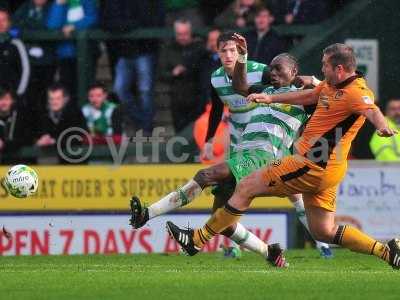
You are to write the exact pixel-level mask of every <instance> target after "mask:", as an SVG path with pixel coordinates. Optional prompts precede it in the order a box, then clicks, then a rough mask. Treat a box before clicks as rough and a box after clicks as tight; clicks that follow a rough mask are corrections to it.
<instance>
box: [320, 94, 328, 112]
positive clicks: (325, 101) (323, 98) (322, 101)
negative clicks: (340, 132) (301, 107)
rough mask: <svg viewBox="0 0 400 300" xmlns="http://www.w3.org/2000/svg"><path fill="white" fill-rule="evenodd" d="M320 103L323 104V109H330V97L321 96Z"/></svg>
mask: <svg viewBox="0 0 400 300" xmlns="http://www.w3.org/2000/svg"><path fill="white" fill-rule="evenodd" d="M319 102H320V103H321V105H322V106H323V107H325V108H326V109H329V97H328V96H326V95H322V94H321V95H320V96H319Z"/></svg>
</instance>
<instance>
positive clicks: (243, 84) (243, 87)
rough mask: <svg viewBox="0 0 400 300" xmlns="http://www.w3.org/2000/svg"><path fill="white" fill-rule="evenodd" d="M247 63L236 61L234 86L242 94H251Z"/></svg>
mask: <svg viewBox="0 0 400 300" xmlns="http://www.w3.org/2000/svg"><path fill="white" fill-rule="evenodd" d="M246 75H247V64H246V63H240V62H236V64H235V69H234V71H233V76H232V88H233V89H234V91H235V92H236V93H238V94H240V95H242V96H245V97H246V96H248V95H249V88H250V86H249V84H248V83H247V76H246Z"/></svg>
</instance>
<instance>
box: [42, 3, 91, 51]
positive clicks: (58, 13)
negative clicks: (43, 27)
mask: <svg viewBox="0 0 400 300" xmlns="http://www.w3.org/2000/svg"><path fill="white" fill-rule="evenodd" d="M81 2H82V7H83V11H84V17H83V18H82V19H81V20H79V21H76V22H72V23H68V21H67V13H68V4H62V5H61V4H58V3H57V2H56V1H54V3H53V4H52V5H51V7H50V12H49V16H48V19H47V27H48V28H49V29H56V30H61V29H62V28H63V27H64V26H65V25H68V24H71V25H74V26H75V30H76V31H79V30H84V29H88V28H91V27H93V26H94V25H96V24H97V20H98V16H97V14H98V12H97V5H96V1H95V0H81ZM57 56H58V57H59V58H74V57H76V47H75V45H74V43H73V42H68V41H67V42H62V43H60V44H59V45H58V47H57Z"/></svg>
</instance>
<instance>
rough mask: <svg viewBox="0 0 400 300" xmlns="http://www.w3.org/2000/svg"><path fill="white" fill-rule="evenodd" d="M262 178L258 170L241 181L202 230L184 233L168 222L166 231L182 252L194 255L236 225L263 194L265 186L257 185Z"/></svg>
mask: <svg viewBox="0 0 400 300" xmlns="http://www.w3.org/2000/svg"><path fill="white" fill-rule="evenodd" d="M262 176H263V173H262V170H258V171H255V172H253V173H252V174H251V175H249V176H247V177H246V178H244V179H242V180H241V181H240V182H239V184H238V185H237V186H236V190H235V192H234V194H233V195H232V197H231V198H230V199H229V201H228V203H227V204H225V206H224V207H221V208H218V209H217V210H216V211H215V212H214V213H213V215H212V216H211V218H210V219H209V220H208V221H207V223H206V224H205V225H204V226H203V227H202V228H200V229H196V230H194V231H193V230H192V229H188V230H187V231H185V230H184V229H179V228H178V227H177V226H175V225H174V224H172V223H171V222H169V223H168V224H169V225H168V226H167V229H168V230H169V232H170V234H171V235H172V236H173V238H174V239H175V240H176V241H177V242H178V243H179V244H180V245H181V247H182V249H183V250H184V251H186V252H187V253H188V254H189V255H195V254H196V253H197V252H198V251H199V250H200V249H201V248H203V246H204V245H205V243H207V242H208V241H209V240H211V239H212V238H213V236H215V235H216V234H218V233H221V232H223V231H224V230H226V229H227V228H228V227H230V226H232V225H234V224H236V223H238V221H239V219H240V217H241V216H242V215H243V213H244V211H245V210H246V209H247V208H248V207H249V206H250V203H251V201H252V200H253V198H254V197H255V196H256V195H262V194H263V192H264V190H265V185H264V184H262V185H260V184H259V182H260V181H261V182H263V181H262V180H263V178H262ZM172 225H173V226H172Z"/></svg>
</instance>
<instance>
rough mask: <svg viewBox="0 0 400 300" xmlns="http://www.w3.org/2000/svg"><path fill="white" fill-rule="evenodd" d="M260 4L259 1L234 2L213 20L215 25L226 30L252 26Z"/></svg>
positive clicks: (237, 0)
mask: <svg viewBox="0 0 400 300" xmlns="http://www.w3.org/2000/svg"><path fill="white" fill-rule="evenodd" d="M260 3H261V1H260V0H235V1H233V2H232V3H231V4H230V5H229V6H228V7H227V8H226V9H225V10H224V11H223V12H222V14H221V15H219V16H218V17H217V18H215V25H217V26H218V27H221V28H227V29H238V28H245V27H250V26H253V24H254V17H255V14H256V11H257V8H258V7H259V6H260Z"/></svg>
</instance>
